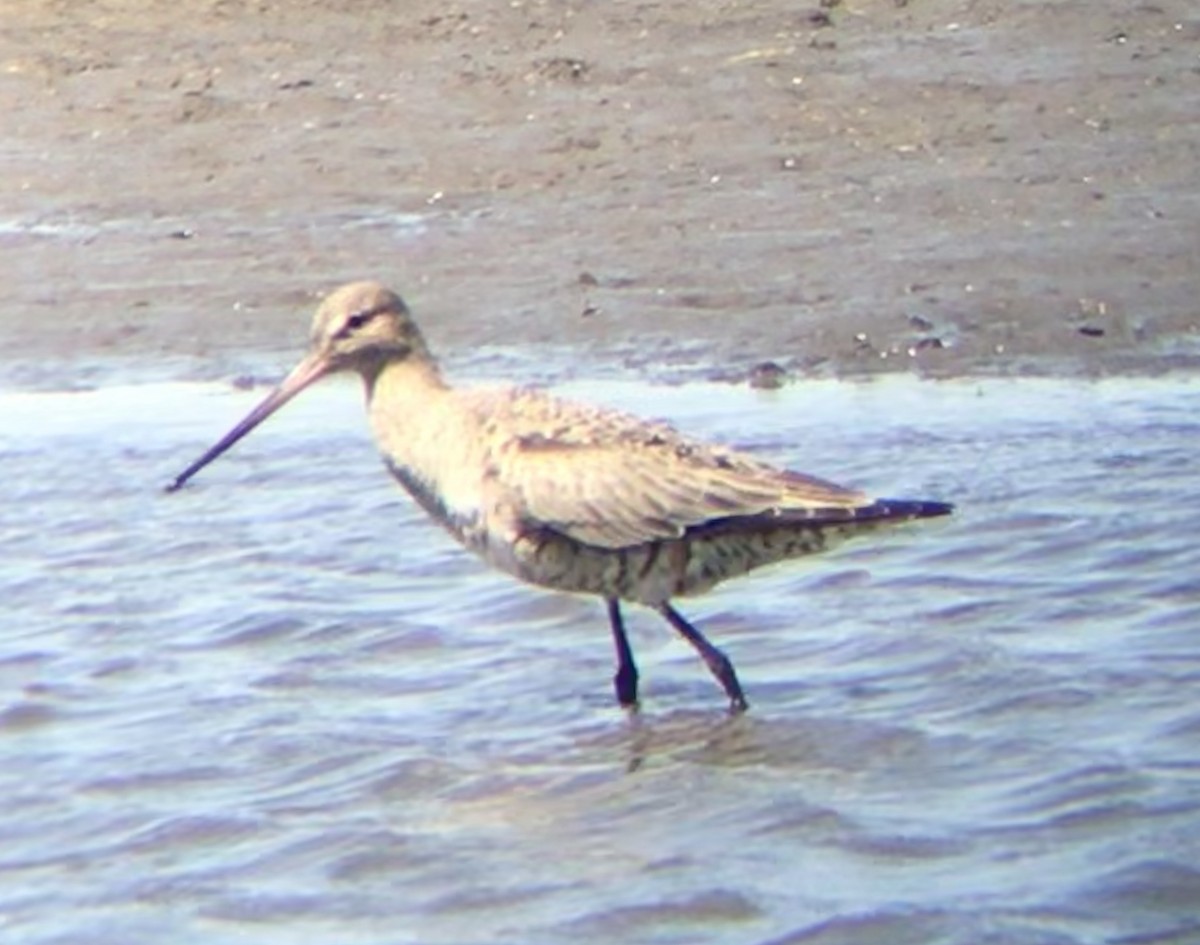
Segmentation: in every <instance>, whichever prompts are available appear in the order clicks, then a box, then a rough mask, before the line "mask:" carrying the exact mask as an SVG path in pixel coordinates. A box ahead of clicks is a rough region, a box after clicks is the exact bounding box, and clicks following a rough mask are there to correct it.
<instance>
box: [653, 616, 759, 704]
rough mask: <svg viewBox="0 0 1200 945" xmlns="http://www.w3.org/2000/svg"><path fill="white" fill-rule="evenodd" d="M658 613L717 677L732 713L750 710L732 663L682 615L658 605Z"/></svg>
mask: <svg viewBox="0 0 1200 945" xmlns="http://www.w3.org/2000/svg"><path fill="white" fill-rule="evenodd" d="M658 612H659V613H660V614H662V615H663V616H664V617H666V618H667V622H668V623H669V624H670V625H671V626H672V627H674V628H675V629H676V630H678V631H679V632H680V633H681V634H682V635H683V638H684V639H685V640H687V641H688V643H690V644H691V645H692V646H694V647H695V648H696V651H697V652H698V653H699V654H700V657H701V658H702V659H703V660H704V665H706V666H707V667H708V670H709V672H711V673H712V674H713V675H714V676H716V677H717V682H719V683H720V684H721V688H722V689H724V690H725V695H727V696H729V708H730V709H732V710H733V711H734V712H744V711H746V709H748V708H750V704H749V703H748V702H747V701H746V696H745V695H744V694H743V692H742V685H741V683H739V682H738V678H737V673H736V672H735V671H734V668H733V663H731V662H730V661H729V657H728V656H726V655H725V654H724V653H722V652H721V651H720V650H718V649H717V648H716V647H715V646H713V645H712V644H711V643H709V642H708V641H707V640H706V639H704V634H702V633H701V632H700V631H699V630H697V629H696V628H695V627H693V626H692V625H691V624H690V623H688V622H687V621H686V620H685V619H684V618H683V614H681V613H680V612H679V611H677V610H676V609H675V608H674V607H672V606H671V605H670V604H668V603H662V604H659V606H658Z"/></svg>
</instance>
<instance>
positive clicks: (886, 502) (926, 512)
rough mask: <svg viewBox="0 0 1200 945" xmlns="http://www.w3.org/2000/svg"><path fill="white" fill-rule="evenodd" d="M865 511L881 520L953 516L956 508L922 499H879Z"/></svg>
mask: <svg viewBox="0 0 1200 945" xmlns="http://www.w3.org/2000/svg"><path fill="white" fill-rule="evenodd" d="M863 511H866V512H868V513H871V512H874V514H875V515H877V516H878V517H880V518H936V517H937V516H939V515H950V514H952V513H953V512H954V506H953V505H952V504H951V503H949V502H933V501H927V500H922V499H879V500H878V501H876V502H875V504H874V505H871V506H868V507H867V508H866V509H864V510H863Z"/></svg>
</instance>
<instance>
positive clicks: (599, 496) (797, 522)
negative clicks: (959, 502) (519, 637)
mask: <svg viewBox="0 0 1200 945" xmlns="http://www.w3.org/2000/svg"><path fill="white" fill-rule="evenodd" d="M339 370H354V371H357V372H358V373H359V374H360V375H361V376H362V378H363V382H364V385H365V388H366V395H367V404H368V411H369V415H370V421H371V428H372V431H373V433H374V435H375V439H376V442H377V443H378V445H379V448H380V451H381V453H382V454H383V457H384V459H385V461H386V463H387V465H388V468H389V469H390V470H391V471H392V473H393V475H394V476H395V477H396V478H397V479H398V480H399V481H400V483H401V484H402V485H403V486H404V487H405V489H407V490H408V492H409V493H410V494H411V495H412V496H413V497H414V498H415V499H416V501H417V502H418V503H420V504H421V506H422V507H423V508H424V509H425V510H426V511H427V512H428V513H429V514H430V515H431V516H432V517H433V518H434V519H435V520H437V521H438V522H440V523H441V524H442V525H443V526H445V527H446V528H447V529H448V530H449V531H450V532H451V534H453V535H454V536H455V537H456V538H458V539H459V540H460V541H461V542H462V543H463V544H464V545H466V546H467V547H468V548H470V549H471V550H472V551H474V552H476V553H477V554H479V555H480V556H481V557H483V558H484V559H485V560H486V561H488V562H489V563H490V564H492V565H493V566H495V567H498V568H500V569H502V570H504V571H507V572H508V573H510V574H512V575H514V576H516V577H518V578H520V579H522V580H524V581H528V582H530V583H533V584H538V585H541V586H544V587H549V588H553V589H556V590H563V591H573V592H580V593H589V594H596V595H599V596H601V597H603V598H605V600H606V601H607V602H608V610H609V617H610V622H611V624H612V630H613V635H614V640H615V642H616V646H617V654H618V672H617V676H616V677H615V680H614V681H615V683H616V688H617V697H618V700H619V701H620V702H621V703H622V704H624V705H633V704H635V703H636V700H637V670H636V668H635V666H634V663H633V657H632V653H631V651H630V648H629V644H628V640H627V638H626V635H625V630H624V626H623V623H622V619H621V613H620V606H619V604H618V601H621V600H625V601H632V602H636V603H639V604H645V605H647V606H650V607H653V608H655V609H657V610H658V611H659V612H660V613H661V614H663V616H664V617H665V618H666V619H667V620H668V621H669V622H670V623H671V625H672V626H674V627H675V628H676V629H677V630H678V631H679V632H680V633H681V634H683V636H684V637H686V638H687V639H688V640H689V641H690V642H691V643H692V644H693V645H694V646H695V647H696V648H697V650H698V651H699V652H700V655H701V656H702V657H703V658H704V660H705V662H706V663H707V664H708V666H709V668H710V669H711V670H712V672H713V673H714V675H715V676H716V677H717V678H718V680H719V681H720V682H721V685H722V686H723V687H724V689H725V692H726V694H727V695H728V696H729V698H730V701H731V703H732V705H733V706H734V707H735V708H737V709H742V708H745V706H746V701H745V697H744V696H743V694H742V690H741V686H740V684H739V683H738V680H737V676H736V673H735V672H734V669H733V666H732V664H731V663H730V662H729V660H728V659H727V658H726V657H725V656H724V654H722V653H721V652H720V651H719V650H717V649H716V648H715V647H713V646H712V645H711V644H709V643H708V641H707V640H705V639H704V637H703V636H701V635H700V633H699V631H697V630H696V629H695V628H694V627H692V626H691V625H690V624H688V623H687V621H686V620H684V618H683V617H682V616H681V615H680V614H679V613H678V612H677V611H676V610H675V609H674V608H673V607H672V606H671V604H670V600H671V599H672V598H674V597H680V596H685V595H688V594H695V593H699V592H702V591H705V590H708V589H709V588H711V587H712V586H713V585H715V584H717V583H719V582H720V581H722V580H725V579H726V578H729V577H734V576H737V575H740V574H744V573H746V572H747V571H750V570H752V569H754V568H757V567H760V566H762V565H765V564H770V563H772V562H775V561H780V560H783V559H785V558H791V557H796V556H798V555H803V554H811V553H813V552H817V551H820V550H822V549H824V548H825V547H827V546H828V544H829V543H830V542H831V541H833V540H836V539H840V538H844V537H847V536H849V535H852V534H854V533H856V532H860V531H863V530H866V529H869V528H873V527H876V526H878V525H881V524H884V523H892V522H897V521H904V520H907V519H913V518H923V517H928V516H933V515H944V514H947V513H948V512H949V511H950V510H951V507H950V506H948V505H945V504H943V503H938V502H919V501H917V502H913V501H888V500H875V499H871V498H869V497H867V496H865V495H863V494H862V493H861V492H857V491H854V490H851V489H845V488H843V487H841V486H838V485H835V484H834V483H831V482H826V481H824V480H821V479H816V478H814V477H812V476H806V475H804V474H801V473H797V472H792V471H789V470H782V469H778V468H776V467H773V466H770V465H768V464H766V463H763V462H761V461H759V460H758V459H756V458H754V457H753V456H749V455H747V454H745V453H741V452H738V451H737V450H733V449H729V448H726V447H722V446H716V445H712V444H708V443H704V442H701V441H698V440H694V439H691V438H689V437H686V436H684V435H682V434H680V433H679V432H678V431H676V430H675V429H674V428H673V427H671V426H669V425H667V424H665V423H654V422H648V421H646V420H643V419H641V418H639V417H635V416H632V415H630V414H626V413H622V412H619V411H615V410H609V409H604V408H600V407H592V406H587V405H583V404H578V403H573V402H570V401H565V400H562V399H560V398H557V397H554V396H552V395H550V394H547V393H545V392H543V391H540V390H535V389H530V388H495V389H488V388H465V389H459V388H453V387H450V386H449V385H447V384H446V383H445V381H444V380H443V378H442V375H441V373H440V371H439V370H438V367H437V364H436V362H435V361H434V359H433V358H432V356H431V355H430V353H429V349H428V348H427V347H426V345H425V342H424V339H423V338H422V336H421V333H420V331H419V330H418V329H417V326H416V324H415V322H414V321H413V320H412V317H411V316H410V315H409V313H408V310H407V308H406V307H405V305H404V303H403V302H402V301H401V299H400V298H399V296H397V295H396V294H395V293H393V292H391V291H389V290H388V289H386V288H384V287H383V286H381V285H379V284H377V283H372V282H359V283H353V284H351V285H347V286H343V287H342V288H341V289H338V290H337V291H336V292H334V293H333V294H332V295H330V296H329V297H328V298H327V299H326V300H325V301H324V303H322V305H321V307H320V308H319V309H318V311H317V315H316V317H315V319H314V322H313V329H312V345H311V349H310V352H309V354H308V355H307V357H305V358H304V360H302V361H301V363H300V364H299V365H297V367H296V368H295V369H294V370H293V371H292V372H291V374H289V375H288V377H287V378H285V379H284V381H283V382H282V383H281V384H280V385H279V387H277V388H276V389H275V390H274V391H272V393H271V394H270V395H268V396H267V398H266V399H265V400H264V401H263V402H262V403H261V404H260V405H259V406H258V407H256V408H255V409H254V410H253V411H252V412H251V413H250V414H249V415H248V416H247V417H246V418H245V419H244V420H243V421H242V422H241V423H239V424H238V425H237V426H236V427H234V429H233V430H231V431H230V432H229V433H228V434H227V435H226V436H225V437H223V438H222V439H221V440H220V441H219V442H218V443H217V444H216V445H214V446H213V447H212V448H211V449H210V450H208V451H207V452H206V453H205V454H204V455H203V456H201V457H200V459H198V460H197V461H196V462H195V463H193V464H192V465H191V466H189V467H188V468H187V469H186V470H185V471H184V472H183V473H182V474H181V475H180V476H179V477H178V478H177V479H176V480H175V481H174V482H173V483H172V485H171V486H170V488H171V489H172V490H174V489H178V488H179V487H180V486H182V485H183V484H184V482H186V481H187V480H188V479H190V478H191V477H192V476H193V475H194V474H195V473H196V472H198V471H199V470H200V469H201V468H203V467H204V466H206V465H207V464H208V463H209V462H211V461H212V460H213V459H215V458H216V457H217V456H219V455H220V454H221V453H223V452H224V451H225V450H227V449H228V448H229V447H230V446H232V445H233V444H234V443H236V442H237V441H238V440H240V439H241V438H242V437H243V436H245V435H246V434H247V433H249V432H250V431H251V430H252V429H253V428H254V427H256V426H257V425H258V424H259V423H261V422H262V421H263V420H265V419H266V418H267V417H268V416H270V414H272V413H273V412H274V411H275V410H277V409H278V408H279V407H281V406H283V404H285V403H286V402H287V401H288V400H290V399H291V398H292V397H293V396H295V395H296V394H298V393H299V392H300V391H301V390H303V389H304V388H305V387H307V386H309V385H310V384H312V383H313V382H315V381H316V380H318V379H320V378H321V377H323V376H325V375H326V374H328V373H331V372H333V371H339Z"/></svg>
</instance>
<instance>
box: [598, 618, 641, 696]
mask: <svg viewBox="0 0 1200 945" xmlns="http://www.w3.org/2000/svg"><path fill="white" fill-rule="evenodd" d="M605 603H606V604H608V620H609V623H611V624H612V633H613V643H615V644H616V646H617V674H616V675H615V676H613V686H614V688H616V690H617V701H618V702H619V703H621V705H623V706H624V707H625V708H632V707H634V706H636V705H637V701H638V699H637V690H638V671H637V666H636V665H635V664H634V662H633V649H632V648H631V647H630V646H629V637H627V636H625V621H623V620H622V619H621V605H620V603H619V602H618V601H617V600H616V598H613V597H608V598H605Z"/></svg>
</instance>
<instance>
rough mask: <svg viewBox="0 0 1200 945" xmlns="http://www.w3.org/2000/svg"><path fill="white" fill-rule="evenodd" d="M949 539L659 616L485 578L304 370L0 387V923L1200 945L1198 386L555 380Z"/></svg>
mask: <svg viewBox="0 0 1200 945" xmlns="http://www.w3.org/2000/svg"><path fill="white" fill-rule="evenodd" d="M565 390H566V391H567V392H568V393H570V394H572V395H576V396H580V397H587V398H590V399H593V400H604V401H609V402H613V403H616V404H618V405H621V406H626V407H631V408H633V409H637V410H639V411H640V412H643V413H645V412H652V413H654V414H657V415H660V416H667V417H671V418H673V419H675V420H676V421H677V422H678V423H680V425H682V426H684V427H685V428H686V429H688V430H689V431H692V432H695V433H699V434H703V435H707V436H714V437H720V438H724V439H729V440H737V441H740V442H742V443H745V444H747V445H748V446H749V447H750V448H752V449H753V450H755V451H757V452H759V453H761V454H762V455H764V456H766V457H770V458H772V459H777V460H780V461H785V462H787V463H789V464H791V465H794V466H796V467H798V468H801V469H804V470H807V471H810V472H813V473H817V474H821V475H826V476H829V477H831V478H834V479H837V480H839V481H844V482H848V483H854V484H857V485H861V486H863V487H865V488H867V489H869V490H871V491H876V492H880V493H883V494H887V495H895V496H914V497H928V498H947V499H951V500H953V501H955V502H957V503H959V514H958V515H957V516H955V517H954V518H953V519H951V520H948V521H938V522H931V523H922V524H921V525H918V526H914V527H911V528H907V529H902V530H897V531H895V532H893V533H890V534H888V535H879V536H875V537H871V538H868V539H864V540H862V541H859V542H857V543H851V544H848V545H846V546H844V547H843V548H842V549H840V550H839V551H837V552H836V553H834V554H830V555H827V556H825V557H824V558H822V559H812V560H810V561H807V562H798V563H792V564H788V565H784V566H781V567H778V568H776V569H772V570H769V571H767V572H764V573H762V574H761V576H755V577H752V578H749V579H743V580H741V581H737V582H733V583H731V584H729V585H726V586H725V587H724V588H722V589H721V590H720V591H719V592H717V593H714V594H711V595H709V596H707V597H704V598H701V599H699V600H696V601H687V602H683V607H682V609H683V610H684V612H685V613H687V614H688V615H689V616H691V617H692V618H693V619H695V620H696V621H697V622H698V623H699V625H700V626H701V627H702V628H703V629H705V630H706V631H707V632H708V633H709V635H710V636H711V637H712V638H713V639H714V640H715V641H717V642H719V643H720V644H721V645H722V646H724V647H725V648H726V649H727V651H728V652H729V653H730V654H731V656H732V657H733V658H734V660H735V662H736V663H737V665H738V668H739V670H740V673H741V676H742V681H743V683H744V685H745V687H746V691H747V695H748V697H749V699H750V702H751V704H752V706H753V708H752V710H751V712H750V713H749V714H748V715H746V716H744V717H739V718H730V717H728V716H727V715H726V714H725V713H724V710H723V707H724V699H723V697H722V695H721V693H720V692H719V690H718V689H717V687H716V685H715V684H714V683H713V681H712V680H711V678H710V677H709V676H708V674H707V672H706V671H705V670H704V667H703V666H702V664H701V663H700V661H699V660H698V659H697V658H696V657H695V655H694V654H693V653H692V652H691V651H690V649H689V648H688V647H687V646H686V645H685V644H684V643H682V642H681V641H679V640H677V639H675V638H674V637H673V636H672V635H671V633H670V631H669V630H668V628H666V626H665V625H664V624H662V623H661V621H659V620H658V618H657V617H655V616H653V615H650V614H645V613H639V612H637V611H636V610H633V611H631V613H630V617H631V632H632V635H633V642H634V646H635V649H636V650H637V653H638V656H639V660H640V663H641V668H642V673H643V697H644V700H645V703H644V711H643V713H642V715H641V716H640V717H639V718H635V719H632V720H630V719H627V718H626V717H625V716H624V715H623V714H622V713H621V712H620V711H619V710H617V709H616V708H615V707H614V705H613V704H612V701H611V700H612V695H611V686H610V682H609V678H610V675H611V673H612V655H611V652H610V642H609V637H608V629H607V626H606V622H605V618H604V615H603V609H602V607H601V606H600V605H599V604H598V603H597V602H595V601H590V600H584V599H575V598H570V597H565V596H558V595H552V594H547V593H544V592H540V591H537V590H533V589H528V588H524V587H522V586H519V585H517V584H515V583H513V582H511V581H510V580H508V579H507V578H504V577H503V576H499V575H493V574H490V573H487V572H485V571H483V570H482V568H481V566H480V565H479V564H477V563H476V562H475V561H474V560H473V559H471V558H469V557H468V556H466V555H465V554H464V553H461V552H460V551H459V550H458V549H457V548H456V547H455V546H453V545H452V544H451V543H450V541H449V539H448V538H446V537H445V536H444V535H443V534H442V533H441V532H440V531H439V530H438V529H436V528H434V527H432V526H431V525H429V524H428V523H427V522H426V521H425V520H424V519H423V518H422V517H421V515H420V513H418V512H417V511H416V510H415V509H414V507H413V506H412V505H411V503H409V502H408V501H407V500H406V498H405V497H404V496H403V495H402V494H401V493H400V492H399V491H398V490H397V489H396V488H395V487H394V486H393V485H392V484H391V482H390V481H389V480H388V478H387V477H386V476H385V475H384V473H383V472H382V470H381V468H380V465H379V462H378V460H377V458H376V457H375V455H374V451H373V448H372V447H371V445H370V443H369V442H368V439H367V435H366V430H365V427H366V424H365V421H364V419H363V417H362V408H361V404H360V403H359V394H358V392H357V390H356V389H355V388H354V387H353V386H352V385H340V384H337V383H330V384H328V385H324V386H318V388H316V389H315V390H313V391H310V392H308V393H306V394H305V395H304V396H302V397H301V398H300V399H299V400H297V401H295V402H294V403H293V404H291V405H289V406H288V407H287V408H286V409H285V410H284V411H283V412H282V413H281V414H280V415H279V416H278V417H276V418H274V419H272V420H271V421H270V422H269V423H268V424H267V425H266V426H264V427H263V428H262V429H261V430H259V431H258V432H256V433H255V434H254V435H253V436H252V437H251V438H250V439H248V440H247V441H246V442H245V443H243V444H241V445H240V446H239V447H238V448H237V449H236V450H235V451H234V452H232V453H231V454H229V455H228V456H226V457H224V458H223V459H221V460H220V461H219V462H218V463H217V464H216V465H214V466H213V467H211V468H210V469H208V470H205V472H204V473H202V474H201V475H200V477H198V479H197V480H196V482H195V483H194V485H192V486H189V488H188V489H186V490H185V491H183V492H181V493H179V494H176V495H171V496H167V495H164V494H162V493H161V492H160V491H159V490H160V487H161V486H162V485H163V484H164V483H165V482H167V481H168V480H169V479H170V478H171V477H172V476H173V475H174V474H175V473H176V472H178V471H179V469H180V468H182V467H183V466H184V465H185V464H186V463H187V462H188V461H189V460H191V459H192V458H193V457H194V456H195V455H197V454H198V452H199V451H200V450H201V449H202V448H204V447H205V446H207V445H208V444H209V443H210V442H212V441H213V440H214V439H215V438H216V437H217V436H218V435H219V434H220V433H222V432H224V430H225V429H226V428H227V427H228V426H229V425H231V424H232V422H233V421H234V420H236V419H238V418H239V417H240V416H241V415H242V414H243V413H244V412H245V410H246V409H247V408H248V407H249V406H250V405H251V404H252V403H253V402H255V400H256V399H257V398H258V397H259V396H261V393H262V392H261V391H252V392H244V391H243V392H238V391H233V390H231V389H227V388H222V387H219V386H216V385H200V384H193V385H172V384H152V385H150V384H147V385H143V386H129V387H115V386H107V387H102V388H100V389H98V390H95V391H90V392H87V391H83V392H74V393H52V392H40V393H15V392H10V393H8V394H4V395H0V458H2V460H3V465H2V468H3V470H4V483H5V486H4V489H5V498H6V502H5V511H4V516H3V519H2V521H0V536H2V541H0V600H2V601H3V602H4V609H5V615H4V618H3V620H2V622H0V700H2V702H0V797H3V798H4V803H3V813H2V814H0V940H3V941H4V942H6V943H7V942H13V943H83V942H87V943H114V945H116V943H120V945H130V943H141V942H147V943H148V942H172V943H204V945H224V943H233V942H239V943H241V942H247V941H253V942H270V943H292V942H295V943H313V942H337V943H339V945H353V943H371V945H375V943H379V945H383V943H389V945H391V943H396V945H399V943H409V942H412V943H456V945H457V943H461V945H467V943H517V942H520V943H558V942H571V943H588V942H604V943H610V942H647V943H738V945H743V943H776V945H779V943H785V942H787V943H819V945H830V943H850V942H854V943H864V942H865V943H875V942H878V943H887V945H902V943H909V942H912V943H934V942H935V943H943V942H945V943H963V945H967V943H971V945H979V943H992V942H995V943H1000V942H1003V943H1008V942H1017V943H1053V945H1058V943H1068V942H1083V943H1101V942H1104V943H1110V942H1130V943H1132V942H1139V943H1143V942H1200V866H1198V864H1200V753H1198V752H1197V745H1200V703H1198V702H1197V700H1196V692H1197V685H1198V683H1200V638H1198V637H1197V632H1196V631H1197V628H1198V627H1200V542H1197V540H1196V535H1197V534H1198V533H1200V475H1197V459H1198V454H1200V447H1198V446H1197V444H1200V420H1198V419H1197V418H1198V417H1200V383H1196V382H1194V381H1191V380H1186V379H1184V380H1181V379H1164V380H1124V381H1106V382H1099V383H1086V382H1067V381H1026V380H1022V381H986V382H975V381H955V382H940V383H920V382H916V381H911V380H905V379H900V378H892V379H887V380H884V381H880V382H876V383H872V384H844V383H835V382H828V383H824V382H823V383H815V384H805V385H800V386H796V387H793V388H789V389H786V390H783V391H780V392H753V391H749V390H744V389H735V388H729V387H722V386H709V387H706V386H702V385H689V386H683V387H662V388H648V387H645V386H641V385H637V384H618V383H612V384H592V385H587V384H578V383H577V384H574V385H570V386H568V387H566V388H565Z"/></svg>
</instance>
